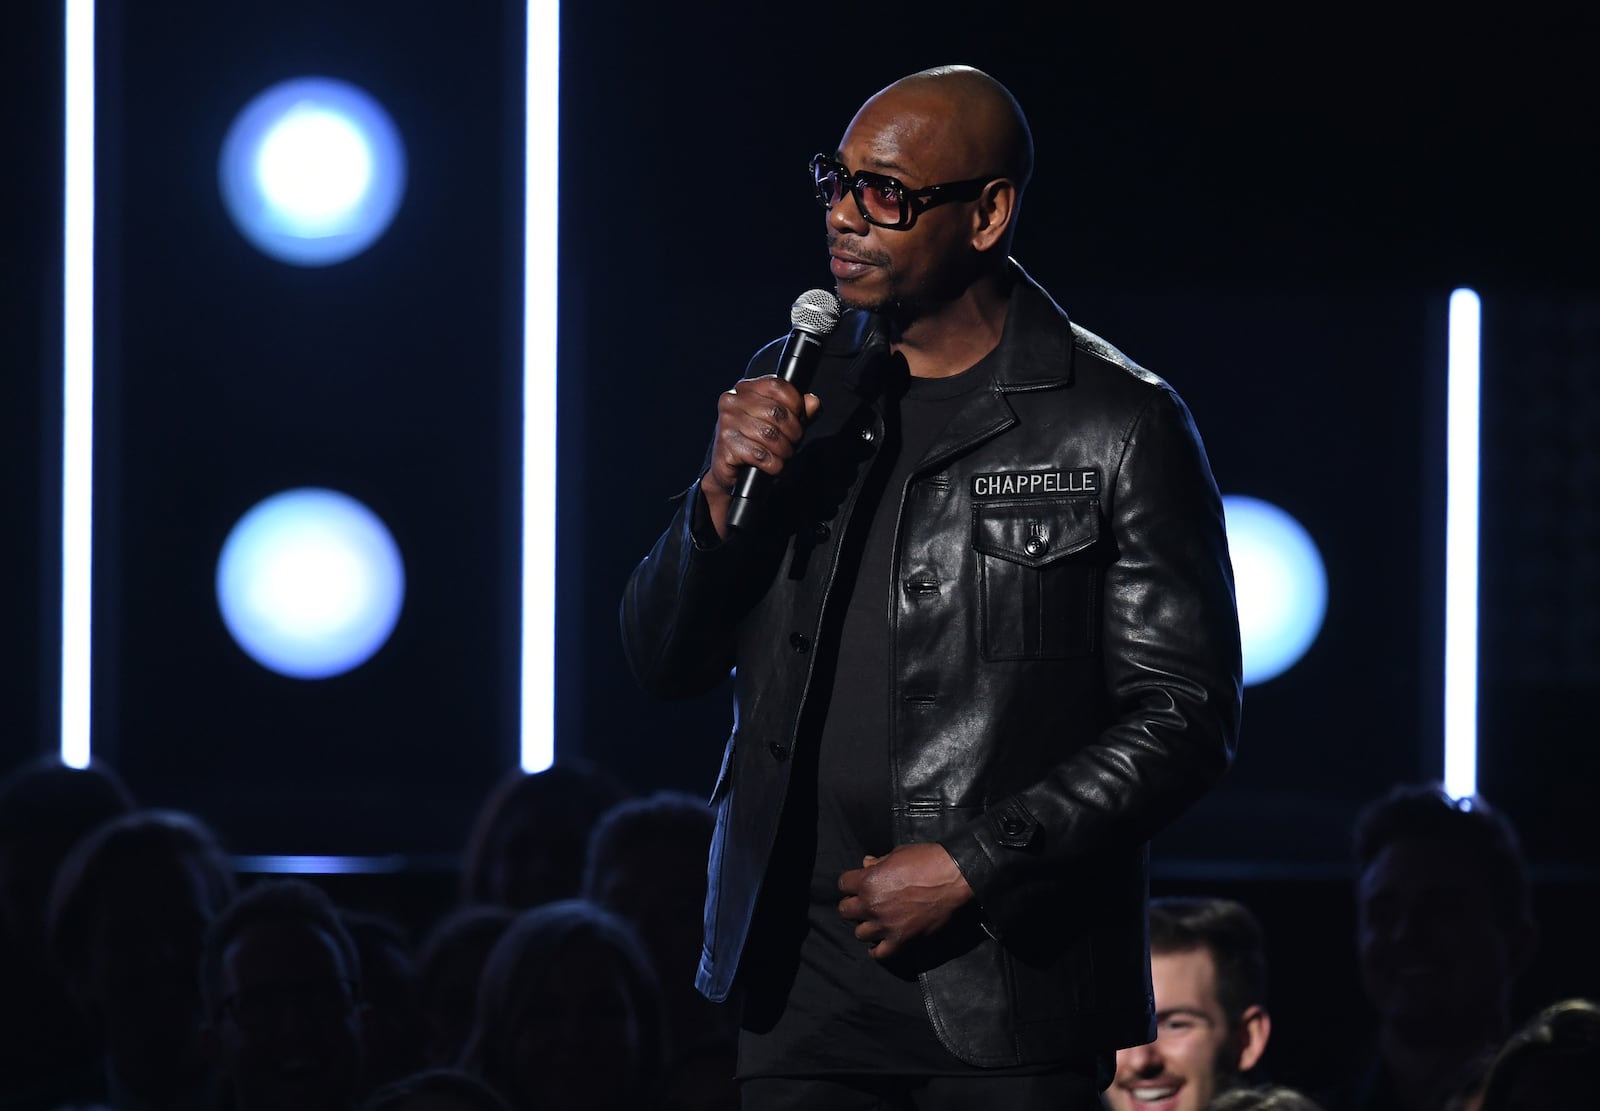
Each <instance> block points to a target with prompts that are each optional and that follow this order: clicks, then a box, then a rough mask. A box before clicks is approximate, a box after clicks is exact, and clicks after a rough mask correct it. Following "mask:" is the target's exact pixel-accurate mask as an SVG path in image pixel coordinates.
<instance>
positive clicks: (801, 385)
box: [728, 328, 822, 529]
mask: <svg viewBox="0 0 1600 1111" xmlns="http://www.w3.org/2000/svg"><path fill="white" fill-rule="evenodd" d="M821 355H822V340H821V339H820V338H819V337H817V336H814V335H812V334H811V333H810V332H806V331H802V330H801V329H799V328H796V329H795V330H794V331H792V332H790V333H789V339H788V342H786V343H785V344H784V345H783V354H781V355H780V356H778V370H777V377H779V378H781V379H783V381H785V382H788V383H789V384H790V385H792V386H794V388H795V389H797V390H799V391H800V392H801V394H804V393H805V392H806V390H807V389H808V388H809V387H810V385H811V376H812V375H813V374H814V373H816V369H817V360H818V359H819V358H820V357H821ZM801 404H802V409H801V412H800V419H801V420H804V419H805V411H804V408H803V406H804V402H802V403H801ZM771 480H772V476H771V475H769V474H767V473H766V472H765V471H762V470H758V469H756V468H755V467H751V466H748V465H746V466H744V467H741V468H739V477H738V479H737V480H735V482H734V484H733V500H732V501H731V502H729V503H728V527H729V528H734V529H742V528H746V527H748V526H749V524H750V522H751V521H752V520H753V519H754V518H755V505H756V501H757V499H759V498H760V497H761V496H762V495H763V494H764V493H765V492H766V487H767V485H768V484H769V483H770V482H771Z"/></svg>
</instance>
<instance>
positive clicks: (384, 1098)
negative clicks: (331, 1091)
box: [361, 1068, 511, 1111]
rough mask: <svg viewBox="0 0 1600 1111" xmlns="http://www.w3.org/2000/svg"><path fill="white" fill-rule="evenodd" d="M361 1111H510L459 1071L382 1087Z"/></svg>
mask: <svg viewBox="0 0 1600 1111" xmlns="http://www.w3.org/2000/svg"><path fill="white" fill-rule="evenodd" d="M361 1111H511V1105H510V1104H509V1103H507V1102H506V1101H505V1100H504V1099H502V1098H501V1097H500V1094H499V1093H498V1092H496V1091H495V1090H494V1089H493V1088H491V1087H489V1085H488V1084H486V1083H484V1082H483V1081H482V1080H480V1079H478V1078H477V1077H476V1076H474V1075H472V1074H471V1073H470V1072H464V1071H462V1070H461V1069H443V1068H442V1069H428V1070H426V1071H423V1072H419V1073H417V1074H415V1075H413V1076H408V1077H405V1078H403V1079H400V1080H396V1081H394V1082H392V1083H390V1084H386V1085H384V1086H383V1087H382V1088H379V1089H378V1090H377V1091H376V1092H374V1093H373V1094H372V1095H371V1097H369V1098H368V1099H367V1101H366V1102H365V1103H363V1104H362V1105H361Z"/></svg>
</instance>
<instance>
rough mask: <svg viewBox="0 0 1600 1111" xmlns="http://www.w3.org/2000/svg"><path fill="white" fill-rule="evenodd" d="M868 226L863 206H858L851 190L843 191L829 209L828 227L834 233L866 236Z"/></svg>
mask: <svg viewBox="0 0 1600 1111" xmlns="http://www.w3.org/2000/svg"><path fill="white" fill-rule="evenodd" d="M867 226H868V225H867V220H866V217H864V216H862V215H861V206H860V205H858V204H856V198H855V196H854V194H852V193H851V192H850V190H849V189H841V190H840V191H839V199H838V201H837V202H835V203H834V206H833V207H832V208H830V209H828V227H829V228H831V229H832V230H834V231H839V232H851V233H852V234H855V235H865V234H866V231H867Z"/></svg>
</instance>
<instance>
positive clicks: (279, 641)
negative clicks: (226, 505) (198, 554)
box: [217, 487, 405, 679]
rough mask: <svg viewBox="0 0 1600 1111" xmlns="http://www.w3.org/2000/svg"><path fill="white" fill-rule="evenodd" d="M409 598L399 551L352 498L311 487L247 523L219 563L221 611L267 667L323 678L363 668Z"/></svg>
mask: <svg viewBox="0 0 1600 1111" xmlns="http://www.w3.org/2000/svg"><path fill="white" fill-rule="evenodd" d="M404 596H405V567H404V565H403V564H402V562H401V559H400V550H399V549H398V548H397V547H396V546H395V542H394V538H393V537H391V536H390V535H389V530H388V529H387V528H385V527H384V525H383V522H382V521H380V520H379V519H378V517H377V516H376V515H375V514H374V513H373V512H372V511H371V510H370V509H368V508H367V507H366V506H364V505H362V504H361V503H360V502H358V501H356V500H355V499H354V498H351V497H348V496H346V495H344V494H341V493H338V492H337V491H334V490H324V489H318V488H314V487H305V488H301V489H297V490H288V491H285V492H284V493H281V494H275V495H274V496H272V497H270V498H267V499H266V500H265V501H263V502H260V503H259V504H257V505H256V506H254V507H253V508H252V509H251V510H250V511H249V512H247V513H246V514H245V515H244V516H243V517H241V518H240V519H239V521H238V523H237V524H236V525H234V527H233V531H232V532H230V533H229V534H228V539H227V541H226V542H225V543H224V544H223V546H222V554H221V557H220V558H219V559H218V560H217V604H218V606H219V607H220V608H221V610H222V619H223V622H224V623H225V624H226V625H227V627H228V632H229V633H231V634H232V635H233V639H234V640H235V641H237V642H238V644H239V647H241V648H243V649H244V650H245V652H246V653H247V654H248V655H249V656H250V657H251V658H252V659H254V660H255V661H256V662H257V663H259V664H261V665H262V666H263V667H266V668H269V669H271V670H273V671H276V672H279V673H280V674H283V675H288V676H291V677H292V678H296V679H323V678H327V677H329V676H332V675H338V674H341V673H343V672H346V671H349V670H350V669H351V668H354V667H357V666H359V665H361V664H362V663H365V662H366V661H367V660H368V659H369V658H370V657H371V656H372V655H373V654H374V653H375V652H377V651H378V649H379V648H381V647H383V644H384V642H385V641H387V640H388V639H389V634H390V633H391V632H392V631H393V630H394V625H395V622H396V621H397V620H398V619H399V616H400V607H401V604H402V602H403V601H404Z"/></svg>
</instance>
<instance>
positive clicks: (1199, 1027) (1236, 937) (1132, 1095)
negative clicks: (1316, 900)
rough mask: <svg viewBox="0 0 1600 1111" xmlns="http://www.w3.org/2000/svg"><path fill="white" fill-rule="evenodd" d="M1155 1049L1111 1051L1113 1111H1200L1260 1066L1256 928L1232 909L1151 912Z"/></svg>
mask: <svg viewBox="0 0 1600 1111" xmlns="http://www.w3.org/2000/svg"><path fill="white" fill-rule="evenodd" d="M1150 980H1151V984H1152V986H1153V988H1154V990H1155V1003H1156V1040H1155V1041H1154V1042H1151V1043H1150V1044H1149V1045H1142V1046H1136V1047H1134V1048H1132V1049H1122V1050H1118V1051H1117V1072H1116V1078H1115V1080H1114V1081H1113V1082H1112V1085H1111V1087H1110V1088H1109V1089H1107V1091H1106V1094H1105V1100H1106V1103H1107V1104H1108V1105H1109V1106H1110V1107H1111V1108H1112V1111H1138V1109H1140V1108H1145V1107H1159V1108H1160V1109H1161V1111H1201V1109H1202V1108H1204V1107H1206V1106H1207V1105H1208V1103H1209V1101H1210V1100H1211V1099H1212V1098H1213V1097H1214V1096H1215V1095H1217V1094H1218V1093H1220V1092H1224V1091H1227V1090H1228V1089H1229V1088H1231V1087H1233V1086H1234V1085H1236V1084H1237V1083H1238V1081H1239V1076H1240V1075H1241V1074H1242V1073H1246V1072H1248V1071H1250V1070H1251V1069H1252V1068H1254V1067H1255V1066H1256V1063H1257V1062H1258V1061H1259V1060H1260V1059H1261V1055H1262V1053H1263V1052H1264V1051H1265V1050H1266V1047H1267V1038H1268V1036H1269V1035H1270V1034H1271V1032H1272V1021H1271V1018H1270V1016H1269V1015H1268V1013H1267V955H1266V945H1265V940H1264V938H1263V935H1262V930H1261V924H1260V922H1258V921H1257V920H1256V916H1255V915H1254V914H1252V913H1251V912H1250V910H1249V909H1248V908H1247V907H1245V906H1244V905H1242V904H1240V903H1237V902H1234V901H1233V900H1231V899H1216V898H1167V899H1153V900H1151V903H1150Z"/></svg>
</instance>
